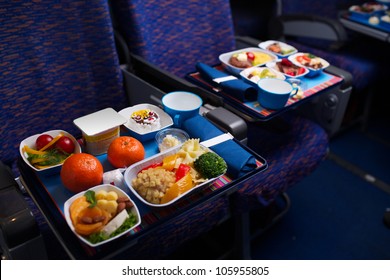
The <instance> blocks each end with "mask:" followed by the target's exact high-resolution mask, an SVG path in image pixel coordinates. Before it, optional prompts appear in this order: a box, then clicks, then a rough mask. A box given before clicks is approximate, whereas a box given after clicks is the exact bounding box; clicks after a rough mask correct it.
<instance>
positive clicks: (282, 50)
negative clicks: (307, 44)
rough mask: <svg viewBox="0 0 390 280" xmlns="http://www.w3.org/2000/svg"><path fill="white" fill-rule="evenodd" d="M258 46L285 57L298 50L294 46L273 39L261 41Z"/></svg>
mask: <svg viewBox="0 0 390 280" xmlns="http://www.w3.org/2000/svg"><path fill="white" fill-rule="evenodd" d="M259 47H260V48H262V49H264V50H267V51H270V52H272V53H273V54H275V55H277V56H278V57H287V56H289V55H292V54H294V53H296V52H297V51H298V50H297V49H296V48H294V47H293V46H291V45H289V44H286V43H284V42H280V41H275V40H268V41H265V42H261V43H260V44H259Z"/></svg>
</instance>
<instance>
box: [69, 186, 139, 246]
mask: <svg viewBox="0 0 390 280" xmlns="http://www.w3.org/2000/svg"><path fill="white" fill-rule="evenodd" d="M64 215H65V220H66V222H67V223H68V225H69V227H70V228H71V230H72V231H73V233H74V234H75V235H76V236H77V237H78V238H79V239H80V240H81V241H83V242H84V243H86V244H88V245H89V246H91V247H96V246H99V245H103V244H105V243H108V242H110V241H112V240H115V239H117V238H119V237H121V236H123V235H125V234H127V233H129V232H130V231H131V230H132V229H134V228H136V227H137V226H139V225H140V224H141V217H140V214H139V211H138V208H137V205H135V203H134V201H132V200H131V198H130V197H129V195H128V194H127V193H126V192H124V191H123V190H121V189H120V188H118V187H116V186H113V185H111V184H102V185H98V186H95V187H93V188H90V189H88V190H86V191H83V192H80V193H78V194H76V195H74V196H72V197H71V198H69V199H68V200H67V201H66V202H65V204H64Z"/></svg>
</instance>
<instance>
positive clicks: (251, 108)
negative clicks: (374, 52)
mask: <svg viewBox="0 0 390 280" xmlns="http://www.w3.org/2000/svg"><path fill="white" fill-rule="evenodd" d="M214 67H215V68H216V69H217V70H219V71H225V69H224V68H223V66H222V65H220V64H219V65H216V66H214ZM187 79H188V80H190V81H191V82H193V83H195V84H196V85H199V86H201V87H203V88H205V89H207V90H208V91H211V92H212V93H214V94H217V95H218V96H221V97H222V98H223V99H224V101H225V102H226V103H228V104H229V105H231V106H232V107H234V108H236V109H238V110H240V111H243V112H244V113H245V114H247V115H249V116H251V117H252V118H254V119H257V120H262V121H266V120H270V119H271V118H273V117H275V116H277V115H279V114H281V113H283V112H285V111H286V110H289V109H291V108H292V107H294V106H296V105H298V104H301V103H302V102H305V101H307V100H309V98H311V97H314V96H315V95H316V94H319V93H323V92H324V90H326V89H331V88H334V87H336V86H337V85H339V84H341V83H342V82H343V78H341V77H338V76H335V75H333V74H330V73H327V72H326V71H323V72H322V73H320V74H319V75H317V76H315V77H312V78H307V77H302V78H299V79H300V80H302V82H304V83H305V84H306V86H307V89H306V90H305V91H304V93H303V98H301V99H294V98H290V99H289V100H288V102H287V104H286V106H285V107H284V108H283V109H280V110H270V109H266V108H263V107H261V106H260V104H259V103H258V102H257V101H247V102H242V101H240V100H238V99H236V98H234V97H232V96H231V95H229V94H227V93H226V92H224V91H223V90H221V89H220V88H218V87H215V86H214V85H211V84H210V83H209V82H207V81H205V80H204V79H203V78H202V77H201V75H200V73H199V72H194V73H190V74H188V75H187Z"/></svg>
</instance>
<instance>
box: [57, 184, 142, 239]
mask: <svg viewBox="0 0 390 280" xmlns="http://www.w3.org/2000/svg"><path fill="white" fill-rule="evenodd" d="M89 190H92V191H95V193H96V192H97V191H100V190H104V191H107V192H109V191H114V192H116V193H117V195H118V197H126V198H128V199H129V200H130V201H131V202H132V203H133V207H132V208H131V210H130V212H131V213H132V214H133V215H135V216H136V219H137V222H136V224H135V225H133V226H132V227H131V228H129V229H127V230H126V231H124V232H122V233H120V234H118V235H116V236H114V237H111V238H109V239H106V240H104V241H101V242H99V243H91V242H90V241H89V240H87V239H86V238H85V237H83V236H81V235H80V234H78V233H77V232H76V231H75V228H74V225H73V223H72V220H71V218H70V213H69V207H70V205H72V203H73V201H75V200H76V199H77V198H78V197H80V196H82V195H84V194H85V193H86V192H87V191H88V190H87V191H83V192H80V193H78V194H76V195H74V196H72V197H71V198H69V199H68V200H67V201H65V204H64V215H65V220H66V222H67V223H68V225H69V227H70V228H71V230H72V231H73V233H74V234H75V235H76V236H77V237H78V238H79V239H80V240H81V241H83V242H84V243H86V244H88V245H89V246H91V247H96V246H99V245H102V244H105V243H107V242H110V241H112V240H115V239H117V238H119V237H121V236H123V235H125V234H127V233H129V232H130V231H131V230H132V229H134V228H136V227H137V226H139V225H140V224H141V217H140V214H139V211H138V208H137V205H135V203H134V201H132V200H131V198H130V197H129V195H128V194H127V193H125V192H124V191H123V190H121V189H120V188H118V187H115V186H113V185H110V184H102V185H98V186H95V187H93V188H90V189H89Z"/></svg>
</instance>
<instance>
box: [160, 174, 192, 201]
mask: <svg viewBox="0 0 390 280" xmlns="http://www.w3.org/2000/svg"><path fill="white" fill-rule="evenodd" d="M193 186H194V183H193V182H192V177H191V174H190V173H187V174H186V175H185V176H184V177H183V178H181V179H180V180H179V181H177V182H176V183H174V184H173V185H172V186H170V187H169V189H167V191H166V192H165V194H164V196H163V197H162V198H161V201H160V203H161V204H164V203H168V202H170V201H171V200H173V199H175V198H176V197H178V196H180V195H181V194H183V193H185V192H186V191H188V190H190V189H192V188H193Z"/></svg>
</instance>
